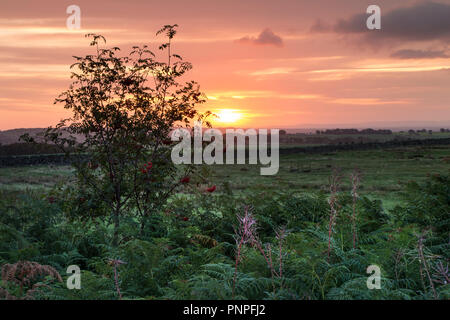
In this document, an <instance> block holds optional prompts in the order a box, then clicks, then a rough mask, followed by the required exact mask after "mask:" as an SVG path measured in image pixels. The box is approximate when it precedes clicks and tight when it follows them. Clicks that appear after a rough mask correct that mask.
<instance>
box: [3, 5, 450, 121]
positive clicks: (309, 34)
mask: <svg viewBox="0 0 450 320" xmlns="http://www.w3.org/2000/svg"><path fill="white" fill-rule="evenodd" d="M72 4H76V5H78V6H80V8H81V29H80V30H69V29H67V28H66V19H67V17H68V16H69V15H68V14H66V8H67V7H68V6H69V5H72ZM370 4H376V5H378V6H380V7H381V27H382V29H381V30H374V31H370V30H368V29H367V27H366V18H367V17H368V15H367V14H366V9H367V7H368V6H369V5H370ZM175 23H176V24H178V25H179V26H180V27H179V32H178V34H177V36H176V38H175V44H174V51H175V52H176V53H178V54H180V55H181V56H183V57H184V58H185V59H186V60H187V61H190V62H192V63H193V65H194V69H193V70H192V71H191V72H190V78H191V79H194V80H196V81H198V82H199V83H200V85H201V88H202V91H204V92H205V93H206V95H207V96H208V98H209V101H208V103H207V104H206V105H203V106H202V109H203V110H204V109H209V110H211V111H213V112H216V113H218V114H220V115H222V122H217V125H218V126H219V125H223V126H235V127H239V126H242V127H263V128H275V127H278V128H301V127H310V126H312V125H322V126H325V125H333V126H336V125H339V124H340V125H348V126H350V125H355V126H356V125H358V124H367V123H370V124H379V126H389V124H393V123H395V124H408V123H419V125H420V123H428V122H431V121H439V124H438V125H440V124H444V123H445V124H447V125H450V0H436V1H434V2H424V1H415V0H414V1H407V0H401V1H400V0H387V1H384V0H383V1H382V0H371V1H364V0H339V1H337V0H336V1H331V0H328V1H325V0H314V1H312V0H290V1H288V0H277V1H269V0H266V1H262V0H226V1H225V0H221V1H218V0H191V1H186V0H172V1H156V0H155V1H152V0H146V1H144V0H127V1H121V0H96V1H92V0H89V1H85V0H71V1H65V0H40V1H30V0H15V1H6V0H1V2H0V47H1V48H0V130H6V129H12V128H30V127H45V126H49V125H55V124H56V123H57V122H58V121H59V119H60V118H63V117H67V116H68V113H67V111H65V110H64V109H63V107H62V106H61V105H56V106H55V105H53V100H54V98H55V97H56V96H57V95H58V93H60V92H61V91H63V90H64V89H66V88H67V87H68V85H69V83H70V79H69V74H70V72H69V66H70V64H71V63H72V62H73V58H72V56H73V55H86V54H89V53H92V50H91V49H90V48H89V47H88V44H89V41H88V40H87V39H86V38H84V34H86V33H100V34H102V35H104V36H105V37H106V38H107V41H108V42H107V44H108V45H109V46H118V47H121V48H122V49H123V51H124V52H128V50H129V48H131V46H133V45H142V44H148V45H149V46H150V47H151V48H152V49H154V50H156V48H157V46H158V44H159V43H160V42H161V41H162V40H163V38H161V37H156V36H155V32H156V31H157V30H158V29H159V28H160V27H161V26H162V25H165V24H175Z"/></svg>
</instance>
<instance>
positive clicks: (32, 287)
mask: <svg viewBox="0 0 450 320" xmlns="http://www.w3.org/2000/svg"><path fill="white" fill-rule="evenodd" d="M1 276H2V281H3V282H5V283H8V282H9V283H14V284H16V285H18V286H19V287H20V293H21V294H22V293H23V291H24V288H28V290H27V291H26V292H25V295H24V296H23V297H22V298H19V297H16V296H14V295H11V294H10V293H9V292H8V290H6V289H4V288H1V287H0V298H1V299H6V300H16V299H24V300H29V299H33V295H34V294H35V293H36V292H37V290H38V289H39V288H40V287H43V286H47V285H45V284H43V283H35V282H36V281H38V280H39V278H41V277H44V276H50V277H52V278H53V279H56V280H57V281H59V282H62V278H61V275H60V274H59V273H58V271H56V269H55V268H53V267H52V266H48V265H41V264H39V263H37V262H33V261H19V262H16V263H13V264H8V263H7V264H4V265H3V266H2V268H1Z"/></svg>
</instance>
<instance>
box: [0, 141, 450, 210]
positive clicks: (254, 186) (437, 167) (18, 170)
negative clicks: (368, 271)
mask: <svg viewBox="0 0 450 320" xmlns="http://www.w3.org/2000/svg"><path fill="white" fill-rule="evenodd" d="M449 157H450V148H449V147H448V146H430V147H408V148H395V149H387V150H370V151H340V152H334V153H326V154H291V155H281V158H280V170H279V172H278V174H277V175H274V176H261V175H260V170H259V166H257V165H215V166H212V168H211V173H212V176H211V180H212V182H213V183H215V184H217V186H218V191H219V192H220V191H223V190H224V186H225V185H228V187H229V189H230V190H232V192H233V193H240V192H243V193H263V192H265V193H270V192H274V191H288V190H289V191H299V192H308V191H318V190H320V189H324V190H326V189H327V185H328V177H329V176H330V173H331V171H332V168H333V167H336V168H340V169H341V172H342V174H343V176H344V178H343V180H342V189H343V190H344V191H345V190H349V189H350V181H349V174H350V172H351V171H352V170H353V169H354V168H358V169H360V170H361V172H362V173H363V180H362V181H363V182H362V188H361V194H363V195H366V196H369V197H373V198H378V199H382V201H383V205H384V207H385V208H386V209H389V208H392V207H393V206H395V205H396V204H398V203H399V202H400V201H401V199H402V195H401V190H403V187H404V185H405V184H406V183H407V182H408V181H411V180H414V181H417V182H420V181H422V180H424V179H425V178H426V177H427V175H430V174H435V173H437V174H444V173H448V172H449V170H450V164H449V160H448V159H449ZM72 172H73V169H72V168H71V167H69V166H25V167H9V168H0V190H4V191H9V192H17V191H19V192H20V191H25V190H27V189H29V190H35V191H39V190H42V191H44V190H46V189H49V188H51V187H52V186H54V185H55V184H57V183H62V182H67V181H68V180H69V179H71V178H72ZM221 189H222V190H221Z"/></svg>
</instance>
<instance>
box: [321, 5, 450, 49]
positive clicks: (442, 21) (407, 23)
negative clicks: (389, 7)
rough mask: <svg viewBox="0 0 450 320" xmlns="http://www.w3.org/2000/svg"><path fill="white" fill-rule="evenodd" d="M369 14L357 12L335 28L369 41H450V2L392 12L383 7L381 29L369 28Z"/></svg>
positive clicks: (340, 21)
mask: <svg viewBox="0 0 450 320" xmlns="http://www.w3.org/2000/svg"><path fill="white" fill-rule="evenodd" d="M368 17H369V14H357V15H354V16H352V17H350V18H348V19H345V20H339V21H338V22H337V23H336V24H335V25H334V26H333V28H332V29H333V31H334V32H337V33H341V34H360V35H363V36H364V37H365V38H366V39H367V40H370V41H373V40H387V39H391V40H397V41H429V40H443V41H445V42H448V41H450V4H444V3H437V2H422V3H418V4H416V5H414V6H411V7H407V8H398V9H395V10H393V11H390V12H383V9H382V8H381V30H368V29H367V26H366V21H367V18H368ZM316 28H317V27H316Z"/></svg>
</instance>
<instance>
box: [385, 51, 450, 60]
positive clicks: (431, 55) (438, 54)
mask: <svg viewBox="0 0 450 320" xmlns="http://www.w3.org/2000/svg"><path fill="white" fill-rule="evenodd" d="M391 57H393V58H399V59H435V58H449V56H448V55H447V54H446V53H445V51H443V50H442V51H433V50H411V49H404V50H398V51H396V52H394V53H393V54H391Z"/></svg>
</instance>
